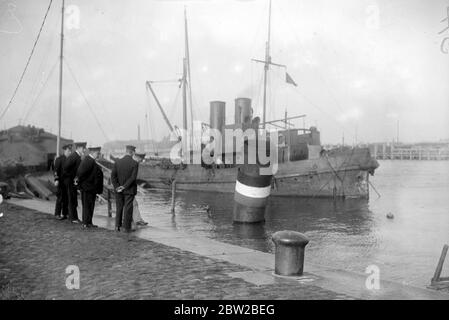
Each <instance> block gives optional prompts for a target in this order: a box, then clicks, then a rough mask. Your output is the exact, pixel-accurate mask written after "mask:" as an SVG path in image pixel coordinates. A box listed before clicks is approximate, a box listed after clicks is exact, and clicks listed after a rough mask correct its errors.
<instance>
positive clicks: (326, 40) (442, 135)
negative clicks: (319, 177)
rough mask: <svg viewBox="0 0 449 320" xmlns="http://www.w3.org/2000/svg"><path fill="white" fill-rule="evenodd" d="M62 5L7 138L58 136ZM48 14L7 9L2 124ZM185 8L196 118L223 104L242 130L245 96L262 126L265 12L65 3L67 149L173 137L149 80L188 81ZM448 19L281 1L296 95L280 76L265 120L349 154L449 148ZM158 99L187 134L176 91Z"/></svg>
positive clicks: (276, 25)
mask: <svg viewBox="0 0 449 320" xmlns="http://www.w3.org/2000/svg"><path fill="white" fill-rule="evenodd" d="M61 2H62V1H61V0H54V1H53V4H52V8H51V10H50V14H49V17H48V19H47V22H46V24H45V27H44V30H43V32H42V36H41V39H40V41H39V43H38V46H37V48H36V51H35V54H34V58H33V59H32V61H31V64H30V67H29V70H28V73H27V74H26V76H25V79H24V81H23V85H22V86H21V87H20V89H19V91H18V93H17V96H16V98H15V100H14V102H13V104H12V105H11V108H10V109H9V111H8V112H7V114H6V115H5V117H4V118H3V119H2V120H0V126H1V128H2V129H3V128H8V127H10V126H13V125H16V124H18V123H19V121H22V123H25V124H28V123H30V124H34V125H37V126H40V127H44V128H46V129H49V130H50V129H51V130H52V131H53V132H55V131H56V128H57V105H58V65H57V62H58V55H59V38H58V37H59V32H60V14H61V12H60V11H61ZM48 3H49V0H6V1H5V0H0V57H1V60H0V113H1V111H2V110H3V109H4V108H5V107H6V105H7V104H8V101H9V99H10V97H11V95H12V93H13V91H14V88H15V86H16V84H17V81H18V79H19V77H20V74H21V72H22V70H23V67H24V65H25V62H26V59H27V58H28V55H29V53H30V50H31V48H32V45H33V42H34V39H35V37H36V35H37V32H38V30H39V27H40V24H41V22H42V19H43V16H44V14H45V11H46V9H47V7H48ZM184 6H186V8H187V15H188V22H189V37H190V39H189V41H190V59H191V70H192V89H193V102H194V118H195V119H198V120H201V121H205V122H209V119H208V117H209V101H211V100H223V101H226V105H227V122H228V123H231V122H232V121H233V113H234V99H235V98H236V97H241V96H244V97H249V98H252V99H253V107H254V110H255V113H256V115H259V116H261V112H262V106H261V104H262V98H261V94H262V87H261V83H262V82H261V80H262V74H263V65H261V64H258V63H255V62H252V61H251V59H252V58H257V59H263V57H264V46H265V41H266V38H267V20H268V0H196V1H194V0H192V1H175V0H159V1H149V0H130V1H108V0H90V1H86V0H84V1H83V0H66V7H67V11H66V15H65V18H66V22H67V24H66V26H65V34H66V39H65V50H64V51H65V53H64V54H65V59H66V64H65V65H64V68H65V72H64V98H63V102H64V104H63V127H62V132H63V135H64V136H66V137H72V138H73V139H75V140H86V141H88V142H89V144H91V145H93V144H103V143H104V142H105V141H106V140H107V139H133V138H136V137H137V124H140V125H141V128H142V129H141V132H142V137H143V138H146V137H149V136H151V137H154V138H157V139H159V138H161V137H162V136H164V135H167V134H168V128H167V126H166V125H165V123H164V122H163V120H162V117H161V115H160V113H159V112H158V110H157V108H156V105H155V103H154V101H153V100H152V99H151V97H150V96H149V95H148V94H147V92H146V90H145V81H146V80H167V79H177V78H179V77H180V74H181V72H182V58H183V54H184V52H183V51H184V21H183V10H184ZM447 7H449V1H448V0H432V1H426V0H390V1H383V0H382V1H374V0H344V1H343V0H342V1H335V0H333V1H332V0H327V1H326V0H318V1H305V0H273V9H272V44H271V47H272V53H271V56H272V60H273V62H276V63H280V64H285V65H287V71H288V73H289V74H290V75H291V77H292V78H293V79H294V80H295V81H296V83H297V84H298V87H294V86H292V85H290V84H287V83H285V70H284V69H278V68H273V69H271V70H270V81H269V83H270V89H269V91H268V92H269V104H268V112H267V118H268V119H277V118H281V117H283V116H284V111H285V110H286V109H287V110H288V113H289V115H291V116H293V115H297V114H307V118H306V121H305V124H306V126H307V127H309V126H311V125H317V126H318V128H319V130H320V131H321V132H322V142H323V143H338V142H340V141H341V139H342V136H343V133H344V136H345V141H346V142H347V143H349V144H351V143H353V142H354V140H355V134H356V132H357V140H358V141H359V142H375V141H391V140H392V139H393V138H396V129H397V123H398V122H399V135H400V140H401V141H405V142H411V141H429V140H439V139H448V138H449V54H444V53H443V52H442V51H441V48H440V47H441V43H442V41H443V40H444V38H445V37H449V30H447V31H446V32H445V33H442V34H438V33H439V32H440V31H442V30H444V29H445V28H446V27H447V26H448V22H447V21H444V22H441V20H443V19H444V18H445V17H446V16H447ZM78 11H79V19H77V12H78ZM78 20H79V25H77V22H78ZM447 47H448V48H449V41H448V45H447ZM70 69H71V70H72V72H73V74H74V76H75V78H76V79H77V81H78V83H79V86H80V87H81V90H82V92H83V93H84V95H85V97H86V98H87V101H88V103H89V105H90V107H89V106H88V105H87V104H86V102H85V99H84V98H83V95H82V94H81V93H80V90H79V89H78V85H77V83H76V82H75V80H74V78H73V77H72V74H71V72H70ZM52 70H53V72H51V71H52ZM47 79H48V81H47V82H46V80H47ZM45 82H46V85H45V86H44V83H45ZM155 90H156V92H157V94H158V96H159V99H160V101H161V102H162V104H163V106H164V108H165V109H166V112H167V114H168V115H169V117H170V120H171V121H172V122H173V123H174V124H177V125H178V126H181V124H182V112H181V110H182V109H181V95H179V96H178V98H177V99H176V97H177V94H178V91H179V88H178V86H177V85H176V84H160V85H155ZM91 109H92V111H91ZM93 113H94V114H95V116H96V117H97V118H98V121H99V124H98V123H97V121H96V119H95V116H94V114H93ZM146 114H148V115H149V118H150V121H149V123H150V129H148V126H147V124H146V121H145V115H146ZM296 124H298V125H300V126H302V125H303V122H302V120H301V121H297V122H296ZM100 127H101V128H102V129H100ZM103 131H104V133H103Z"/></svg>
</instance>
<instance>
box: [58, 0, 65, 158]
mask: <svg viewBox="0 0 449 320" xmlns="http://www.w3.org/2000/svg"><path fill="white" fill-rule="evenodd" d="M64 6H65V0H62V10H61V44H60V53H59V106H58V136H57V138H56V156H57V157H59V150H60V148H61V117H62V71H63V61H62V60H63V57H64Z"/></svg>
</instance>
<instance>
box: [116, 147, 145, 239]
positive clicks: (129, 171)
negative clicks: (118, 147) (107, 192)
mask: <svg viewBox="0 0 449 320" xmlns="http://www.w3.org/2000/svg"><path fill="white" fill-rule="evenodd" d="M135 152H136V147H134V146H126V155H125V156H124V157H123V158H121V159H118V160H117V161H115V164H114V168H113V169H112V173H111V181H112V184H113V186H114V189H115V191H116V194H115V198H116V208H117V212H116V214H115V230H116V231H120V228H121V227H122V217H123V216H124V217H123V224H124V229H125V231H126V232H130V231H132V230H131V221H132V215H133V202H134V197H135V196H136V194H137V181H136V179H137V171H138V170H139V164H138V163H137V162H136V161H134V159H133V156H134V154H135Z"/></svg>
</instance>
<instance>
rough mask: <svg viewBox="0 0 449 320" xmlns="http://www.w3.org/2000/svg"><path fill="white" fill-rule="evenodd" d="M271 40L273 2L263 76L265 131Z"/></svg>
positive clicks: (269, 10) (263, 126)
mask: <svg viewBox="0 0 449 320" xmlns="http://www.w3.org/2000/svg"><path fill="white" fill-rule="evenodd" d="M270 38H271V0H270V5H269V9H268V40H267V42H266V44H265V66H264V75H263V122H262V128H263V129H265V122H266V120H267V119H266V113H267V80H268V69H269V67H270V62H271V57H270Z"/></svg>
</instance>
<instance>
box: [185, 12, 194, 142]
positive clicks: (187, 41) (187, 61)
mask: <svg viewBox="0 0 449 320" xmlns="http://www.w3.org/2000/svg"><path fill="white" fill-rule="evenodd" d="M184 32H185V59H186V67H187V77H186V81H187V85H188V86H189V105H190V130H193V104H192V79H191V77H190V52H189V51H190V50H189V31H188V27H187V11H186V8H185V7H184ZM190 145H191V146H193V134H192V135H191V141H190Z"/></svg>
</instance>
